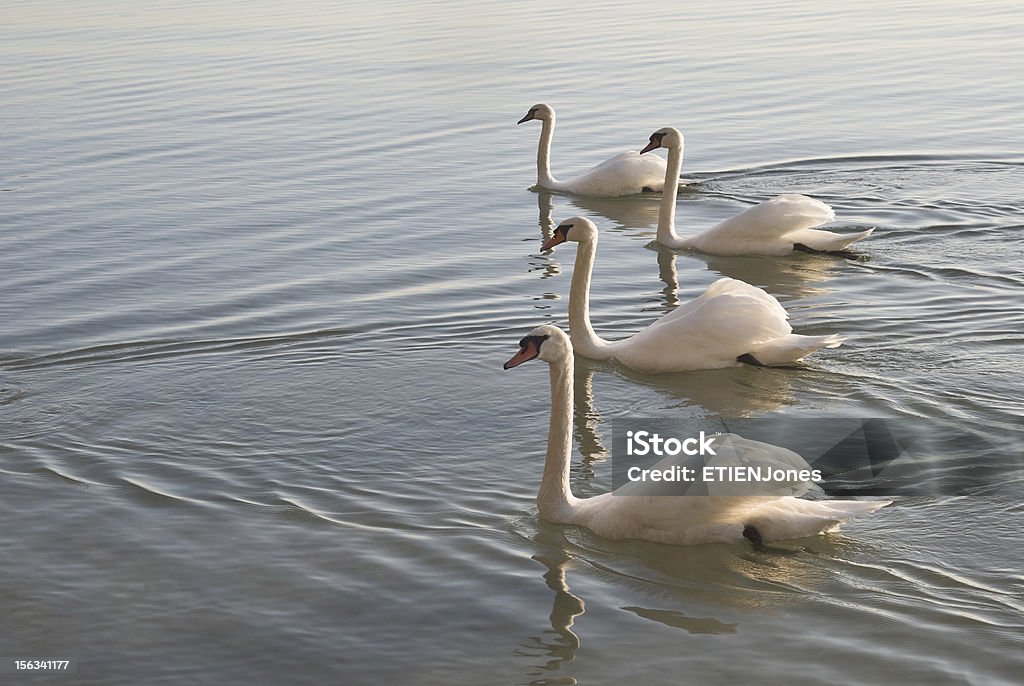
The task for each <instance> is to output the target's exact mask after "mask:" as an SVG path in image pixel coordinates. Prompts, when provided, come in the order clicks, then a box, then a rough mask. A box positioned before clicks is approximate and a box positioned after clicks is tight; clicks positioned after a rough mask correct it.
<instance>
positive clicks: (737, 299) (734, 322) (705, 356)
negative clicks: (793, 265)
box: [613, 279, 792, 372]
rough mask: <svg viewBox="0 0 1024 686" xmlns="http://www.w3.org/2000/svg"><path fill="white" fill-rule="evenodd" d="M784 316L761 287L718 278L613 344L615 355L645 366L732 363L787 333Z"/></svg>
mask: <svg viewBox="0 0 1024 686" xmlns="http://www.w3.org/2000/svg"><path fill="white" fill-rule="evenodd" d="M723 282H724V283H723ZM786 319H787V315H786V311H785V310H784V309H783V308H782V306H781V305H780V304H779V303H778V301H777V300H775V299H774V298H772V297H771V296H770V295H768V294H767V293H765V292H764V291H763V290H761V289H760V288H756V287H754V286H751V285H750V284H746V283H743V282H742V281H737V280H735V279H720V280H719V281H717V282H715V283H714V284H712V285H711V286H710V287H709V288H708V290H707V291H706V292H705V293H704V294H703V295H701V296H700V297H699V298H697V299H696V300H694V301H693V302H692V303H688V304H687V305H685V306H683V307H682V308H679V309H678V310H677V311H674V312H671V313H669V314H668V315H665V316H664V317H662V318H661V319H659V320H658V321H656V322H654V323H653V324H651V325H650V326H648V327H647V328H645V329H643V330H641V331H640V332H638V333H637V334H636V335H634V336H633V337H631V338H629V339H627V340H625V341H620V342H617V343H616V344H613V345H614V346H615V351H614V357H616V358H617V359H618V360H619V361H620V362H622V363H623V364H625V365H626V366H628V367H632V368H633V369H637V370H639V371H645V372H668V371H682V370H686V369H715V368H720V367H731V366H734V365H735V364H736V363H737V362H736V358H737V357H739V356H740V355H743V354H745V353H748V352H750V350H751V349H753V348H756V347H758V346H761V345H764V344H765V343H767V342H768V341H771V340H775V339H778V338H780V337H783V336H786V335H788V334H789V333H790V332H791V331H792V328H791V327H790V325H789V322H788V321H786Z"/></svg>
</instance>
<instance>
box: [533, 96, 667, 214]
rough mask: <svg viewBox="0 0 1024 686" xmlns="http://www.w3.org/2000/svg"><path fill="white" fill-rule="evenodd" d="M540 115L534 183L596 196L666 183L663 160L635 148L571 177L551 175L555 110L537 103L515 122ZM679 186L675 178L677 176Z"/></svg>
mask: <svg viewBox="0 0 1024 686" xmlns="http://www.w3.org/2000/svg"><path fill="white" fill-rule="evenodd" d="M534 119H539V120H540V121H541V122H543V126H542V127H541V130H540V143H538V145H537V186H539V187H540V188H546V189H548V190H550V191H559V192H562V193H575V194H577V195H589V196H592V197H599V198H610V197H616V196H620V195H634V194H636V193H643V192H644V191H660V190H661V189H662V187H663V186H664V185H665V160H663V159H662V158H660V157H658V156H656V155H655V156H653V157H641V156H640V153H638V152H637V151H635V150H630V151H628V152H624V153H620V154H618V155H616V156H615V157H611V158H609V159H607V160H605V161H604V162H602V163H601V164H599V165H597V166H596V167H594V168H593V169H591V170H590V171H588V172H587V173H586V174H583V175H582V176H579V177H577V178H575V179H572V180H571V181H558V180H556V179H555V177H554V176H552V175H551V165H550V163H549V161H548V158H549V157H550V156H551V136H552V134H553V133H554V131H555V110H553V109H552V108H551V106H550V105H545V104H544V103H539V104H537V105H534V106H533V107H531V108H530V110H529V111H528V112H527V113H526V115H525V116H524V117H523V118H522V119H520V120H519V121H518V122H517V123H519V124H522V123H523V122H527V121H532V120H534ZM676 181H677V183H676V186H675V187H678V185H679V184H678V179H677V180H676Z"/></svg>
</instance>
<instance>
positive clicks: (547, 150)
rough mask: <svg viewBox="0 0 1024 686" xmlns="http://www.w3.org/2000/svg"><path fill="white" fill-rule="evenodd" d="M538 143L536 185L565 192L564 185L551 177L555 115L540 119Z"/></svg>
mask: <svg viewBox="0 0 1024 686" xmlns="http://www.w3.org/2000/svg"><path fill="white" fill-rule="evenodd" d="M541 122H542V126H541V129H540V142H539V143H538V144H537V185H538V186H542V187H544V188H547V189H549V190H553V191H564V190H566V188H565V184H564V183H562V182H561V181H556V180H555V177H553V176H552V175H551V138H552V137H553V136H554V134H555V113H554V112H552V113H551V117H550V118H548V119H542V120H541Z"/></svg>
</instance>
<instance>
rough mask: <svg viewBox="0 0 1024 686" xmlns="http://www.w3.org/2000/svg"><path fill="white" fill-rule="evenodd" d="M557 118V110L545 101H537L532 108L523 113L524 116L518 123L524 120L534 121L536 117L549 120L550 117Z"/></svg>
mask: <svg viewBox="0 0 1024 686" xmlns="http://www.w3.org/2000/svg"><path fill="white" fill-rule="evenodd" d="M554 118H555V111H554V110H553V109H551V106H550V105H545V104H544V103H542V102H541V103H537V104H536V105H534V106H533V107H531V108H530V110H529V111H528V112H527V113H526V114H524V115H523V118H522V119H520V120H519V121H517V122H516V123H517V124H522V123H523V122H524V121H532V120H534V119H540V120H541V121H548V120H549V119H554Z"/></svg>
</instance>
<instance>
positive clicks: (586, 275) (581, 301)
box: [569, 234, 611, 360]
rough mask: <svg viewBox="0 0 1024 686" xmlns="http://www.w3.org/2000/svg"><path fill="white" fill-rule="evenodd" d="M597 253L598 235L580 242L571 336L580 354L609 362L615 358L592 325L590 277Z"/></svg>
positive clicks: (572, 292) (571, 298) (574, 270)
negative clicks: (612, 357)
mask: <svg viewBox="0 0 1024 686" xmlns="http://www.w3.org/2000/svg"><path fill="white" fill-rule="evenodd" d="M596 253H597V235H596V234H595V235H594V237H593V238H588V239H586V240H583V241H580V243H579V247H578V248H577V249H576V265H575V266H574V267H573V268H572V285H571V286H570V287H569V337H570V339H571V340H572V346H573V348H574V349H575V350H576V352H578V353H579V354H580V355H583V356H584V357H589V358H592V359H595V360H606V359H608V358H609V357H611V350H609V343H608V341H606V340H604V339H603V338H601V337H600V336H598V335H597V334H596V333H594V327H593V326H591V325H590V277H591V274H592V272H593V271H594V255H595V254H596Z"/></svg>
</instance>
